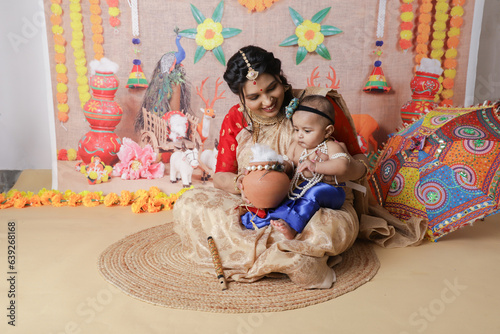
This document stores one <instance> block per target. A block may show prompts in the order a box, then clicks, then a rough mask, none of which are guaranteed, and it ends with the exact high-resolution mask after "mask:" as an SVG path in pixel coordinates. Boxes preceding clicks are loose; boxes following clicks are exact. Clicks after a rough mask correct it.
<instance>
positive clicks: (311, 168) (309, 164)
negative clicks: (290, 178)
mask: <svg viewBox="0 0 500 334" xmlns="http://www.w3.org/2000/svg"><path fill="white" fill-rule="evenodd" d="M306 169H307V170H309V171H310V172H311V173H314V172H316V163H315V162H313V161H311V160H308V159H306V161H304V162H302V163H300V164H299V166H298V167H297V172H299V173H301V172H303V171H305V170H306Z"/></svg>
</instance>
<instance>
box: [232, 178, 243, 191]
mask: <svg viewBox="0 0 500 334" xmlns="http://www.w3.org/2000/svg"><path fill="white" fill-rule="evenodd" d="M242 175H243V174H237V175H236V176H235V177H234V180H233V183H234V190H236V191H241V189H240V188H238V178H239V177H240V176H242Z"/></svg>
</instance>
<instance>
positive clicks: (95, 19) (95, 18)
mask: <svg viewBox="0 0 500 334" xmlns="http://www.w3.org/2000/svg"><path fill="white" fill-rule="evenodd" d="M90 23H92V24H93V25H100V24H101V23H102V18H101V17H100V16H99V15H95V14H94V15H90Z"/></svg>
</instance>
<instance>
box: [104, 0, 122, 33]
mask: <svg viewBox="0 0 500 334" xmlns="http://www.w3.org/2000/svg"><path fill="white" fill-rule="evenodd" d="M106 3H107V4H108V14H109V24H110V25H111V26H112V27H113V28H115V29H117V28H116V27H117V26H119V25H120V19H119V18H118V16H119V15H120V8H118V0H106Z"/></svg>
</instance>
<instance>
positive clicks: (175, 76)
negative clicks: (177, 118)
mask: <svg viewBox="0 0 500 334" xmlns="http://www.w3.org/2000/svg"><path fill="white" fill-rule="evenodd" d="M174 32H175V34H176V38H175V44H176V46H177V52H174V51H171V52H167V53H165V54H164V55H163V56H162V57H161V59H160V60H159V61H158V63H157V64H156V67H155V69H154V71H153V74H152V76H151V80H150V83H149V87H148V89H147V90H146V93H145V94H144V100H143V102H142V106H141V111H140V112H139V113H138V114H137V119H136V122H135V130H136V132H140V131H141V130H142V128H143V126H144V116H143V114H142V108H146V110H147V111H149V112H151V113H154V114H156V115H157V116H159V117H162V116H163V115H165V114H166V113H167V112H169V111H172V110H179V111H182V112H183V113H184V114H186V113H191V106H190V102H191V101H190V100H191V91H190V88H189V85H188V83H187V81H186V71H185V69H184V67H183V65H182V61H183V60H184V58H186V52H185V50H184V48H183V47H182V45H181V43H180V40H181V37H182V36H181V35H179V28H178V27H176V28H175V29H174Z"/></svg>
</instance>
